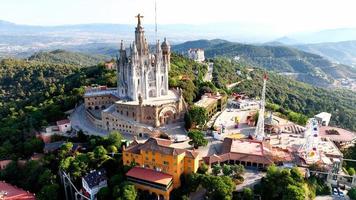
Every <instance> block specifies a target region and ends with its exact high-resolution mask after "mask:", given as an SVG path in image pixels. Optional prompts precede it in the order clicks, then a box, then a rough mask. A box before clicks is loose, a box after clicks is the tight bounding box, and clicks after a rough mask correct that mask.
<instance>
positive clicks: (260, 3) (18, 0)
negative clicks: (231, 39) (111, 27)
mask: <svg viewBox="0 0 356 200" xmlns="http://www.w3.org/2000/svg"><path fill="white" fill-rule="evenodd" d="M157 4H158V22H159V23H161V24H176V23H184V24H207V23H226V22H237V23H244V24H246V23H247V24H252V25H255V26H267V27H270V29H273V30H275V31H276V32H281V33H282V32H286V33H287V32H303V31H315V30H321V29H333V28H344V27H345V28H346V27H356V12H355V8H356V2H355V1H353V0H293V1H292V0H157ZM138 12H140V13H142V14H143V15H144V16H145V18H144V20H145V23H154V0H0V19H1V20H7V21H11V22H15V23H20V24H31V25H61V24H78V23H126V24H128V23H133V20H134V18H133V17H134V15H136V14H137V13H138Z"/></svg>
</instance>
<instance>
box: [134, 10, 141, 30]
mask: <svg viewBox="0 0 356 200" xmlns="http://www.w3.org/2000/svg"><path fill="white" fill-rule="evenodd" d="M135 17H136V18H137V27H139V26H141V18H143V16H142V15H141V14H140V13H138V15H137V16H135Z"/></svg>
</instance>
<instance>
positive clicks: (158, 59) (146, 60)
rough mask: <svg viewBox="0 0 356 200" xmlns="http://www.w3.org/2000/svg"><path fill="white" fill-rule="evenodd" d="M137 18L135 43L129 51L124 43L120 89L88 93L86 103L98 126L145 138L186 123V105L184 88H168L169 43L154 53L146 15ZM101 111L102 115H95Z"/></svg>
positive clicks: (121, 47)
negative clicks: (149, 44)
mask: <svg viewBox="0 0 356 200" xmlns="http://www.w3.org/2000/svg"><path fill="white" fill-rule="evenodd" d="M136 17H137V20H138V21H137V26H136V28H135V40H134V41H133V42H132V43H131V44H130V45H129V48H125V46H124V43H123V41H121V45H120V50H119V56H118V58H117V89H107V90H106V91H102V90H101V91H99V92H96V91H98V90H97V89H96V90H95V89H91V90H88V91H86V93H85V95H84V100H85V106H86V108H87V112H88V114H89V115H90V116H89V118H90V119H92V120H93V122H94V124H96V125H97V126H98V127H100V128H102V129H105V130H108V131H112V130H118V131H121V132H123V133H131V134H136V135H139V136H141V135H143V134H149V132H150V131H153V130H155V128H158V127H161V126H163V125H165V124H170V123H175V122H178V121H180V120H182V119H183V117H184V113H185V111H186V103H185V102H184V99H183V96H182V90H181V89H179V88H176V89H172V90H170V89H169V87H168V71H169V69H170V54H171V50H170V45H169V43H168V41H167V40H166V39H164V41H163V42H162V43H160V42H159V41H157V43H156V45H155V48H154V49H155V50H153V52H151V51H150V48H149V46H148V43H147V40H146V38H145V31H144V28H143V26H142V24H141V19H142V18H143V16H141V15H140V14H139V15H137V16H136ZM108 98H109V99H110V100H107V99H108ZM100 99H103V100H104V101H100ZM100 102H102V103H100ZM98 104H99V105H98ZM94 105H95V106H94ZM98 110H99V112H100V114H96V115H95V114H93V113H98ZM98 120H99V121H98Z"/></svg>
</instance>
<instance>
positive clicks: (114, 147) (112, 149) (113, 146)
mask: <svg viewBox="0 0 356 200" xmlns="http://www.w3.org/2000/svg"><path fill="white" fill-rule="evenodd" d="M106 149H107V151H108V152H109V153H117V152H118V150H117V147H116V146H115V145H110V146H108V147H107V148H106Z"/></svg>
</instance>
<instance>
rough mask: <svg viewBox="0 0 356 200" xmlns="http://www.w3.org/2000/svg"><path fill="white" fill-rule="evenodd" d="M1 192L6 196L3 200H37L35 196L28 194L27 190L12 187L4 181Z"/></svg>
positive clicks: (0, 183)
mask: <svg viewBox="0 0 356 200" xmlns="http://www.w3.org/2000/svg"><path fill="white" fill-rule="evenodd" d="M0 192H5V193H6V194H5V195H4V196H3V197H1V196H0V199H2V200H35V199H36V198H35V195H34V194H32V193H30V192H26V191H25V190H23V189H21V188H18V187H16V186H13V185H10V184H8V183H6V182H4V181H1V182H0Z"/></svg>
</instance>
